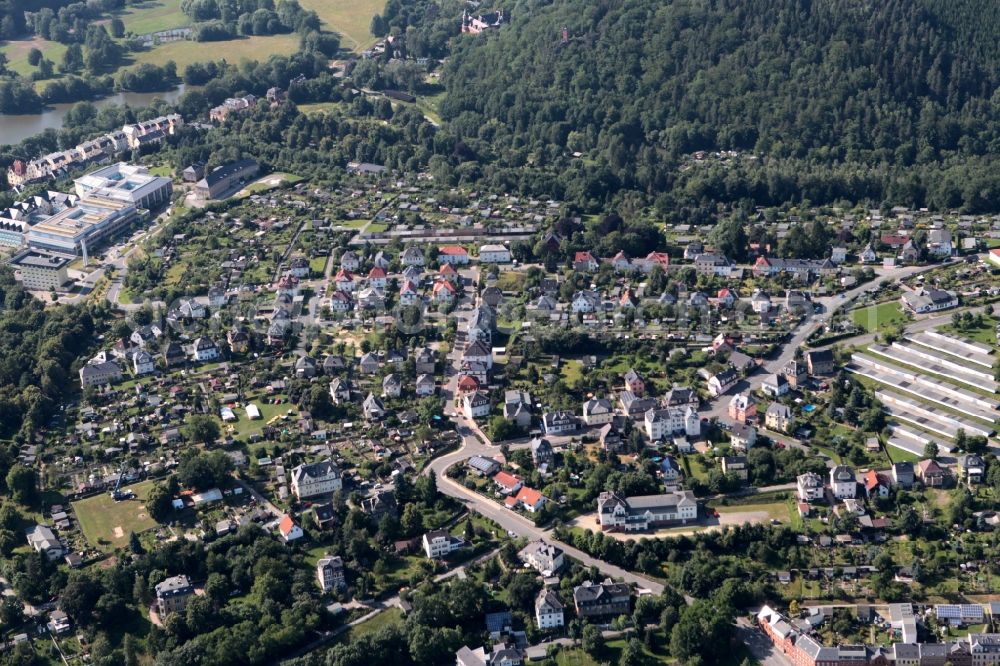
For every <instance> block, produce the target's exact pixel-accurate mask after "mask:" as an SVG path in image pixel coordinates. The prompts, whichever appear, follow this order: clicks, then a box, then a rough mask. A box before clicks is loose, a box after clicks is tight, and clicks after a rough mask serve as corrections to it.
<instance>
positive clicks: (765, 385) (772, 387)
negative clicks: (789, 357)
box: [760, 373, 789, 398]
mask: <svg viewBox="0 0 1000 666" xmlns="http://www.w3.org/2000/svg"><path fill="white" fill-rule="evenodd" d="M760 390H761V391H763V392H764V395H766V396H770V397H772V398H780V397H781V396H783V395H785V394H787V393H788V390H789V386H788V380H787V379H785V376H784V375H783V374H780V373H775V374H773V375H768V376H767V377H764V381H763V382H761V385H760Z"/></svg>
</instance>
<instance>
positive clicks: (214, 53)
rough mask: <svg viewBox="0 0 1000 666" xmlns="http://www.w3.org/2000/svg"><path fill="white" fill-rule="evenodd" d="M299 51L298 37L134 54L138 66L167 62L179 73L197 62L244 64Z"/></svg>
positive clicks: (194, 44) (188, 45)
mask: <svg viewBox="0 0 1000 666" xmlns="http://www.w3.org/2000/svg"><path fill="white" fill-rule="evenodd" d="M298 48H299V37H298V35H295V34H291V35H267V36H262V37H245V38H243V39H232V40H230V41H228V42H211V43H204V42H190V41H183V42H172V43H170V44H163V45H161V46H158V47H156V48H155V49H151V50H149V51H144V52H142V53H136V54H135V64H137V65H138V64H142V63H144V62H148V63H152V64H154V65H162V64H163V63H165V62H166V61H168V60H173V61H174V62H175V63H177V71H179V72H183V71H184V68H185V67H187V66H188V65H190V64H191V63H195V62H204V61H206V60H219V59H225V60H226V61H227V62H240V61H241V60H243V59H244V58H245V59H248V60H267V59H268V58H269V57H271V56H272V55H282V54H284V55H288V54H291V53H294V52H295V51H297V50H298Z"/></svg>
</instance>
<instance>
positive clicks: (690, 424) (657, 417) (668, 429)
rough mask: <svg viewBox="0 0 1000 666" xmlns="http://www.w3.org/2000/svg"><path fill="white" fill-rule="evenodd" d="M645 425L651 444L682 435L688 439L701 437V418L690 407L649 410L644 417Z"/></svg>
mask: <svg viewBox="0 0 1000 666" xmlns="http://www.w3.org/2000/svg"><path fill="white" fill-rule="evenodd" d="M643 425H644V426H645V431H646V437H648V438H649V440H650V441H651V442H658V441H660V440H664V439H667V438H668V437H670V436H672V435H675V434H681V433H683V434H684V435H685V436H687V437H700V436H701V418H700V417H699V416H698V412H696V411H695V410H694V408H693V407H690V406H688V407H666V408H662V409H649V410H647V411H646V413H645V415H644V416H643Z"/></svg>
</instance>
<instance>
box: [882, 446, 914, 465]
mask: <svg viewBox="0 0 1000 666" xmlns="http://www.w3.org/2000/svg"><path fill="white" fill-rule="evenodd" d="M885 450H886V452H887V453H888V454H889V457H890V458H892V462H894V463H897V462H911V463H915V462H919V461H921V460H923V458H921V457H920V456H918V455H916V454H913V453H910V452H909V451H904V450H903V449H901V448H899V447H898V446H893V445H892V444H887V445H886V447H885Z"/></svg>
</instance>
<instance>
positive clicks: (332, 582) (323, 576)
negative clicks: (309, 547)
mask: <svg viewBox="0 0 1000 666" xmlns="http://www.w3.org/2000/svg"><path fill="white" fill-rule="evenodd" d="M316 579H317V580H318V581H319V586H320V589H322V590H323V591H324V592H334V591H337V592H339V591H341V590H345V589H347V578H346V576H344V560H342V559H341V558H340V556H339V555H324V556H323V557H321V558H319V561H318V562H316Z"/></svg>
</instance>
